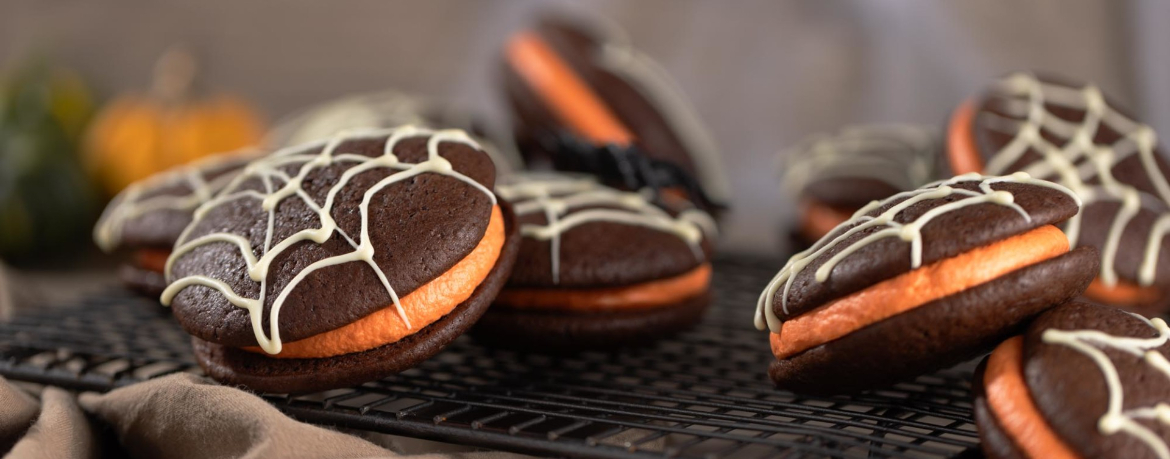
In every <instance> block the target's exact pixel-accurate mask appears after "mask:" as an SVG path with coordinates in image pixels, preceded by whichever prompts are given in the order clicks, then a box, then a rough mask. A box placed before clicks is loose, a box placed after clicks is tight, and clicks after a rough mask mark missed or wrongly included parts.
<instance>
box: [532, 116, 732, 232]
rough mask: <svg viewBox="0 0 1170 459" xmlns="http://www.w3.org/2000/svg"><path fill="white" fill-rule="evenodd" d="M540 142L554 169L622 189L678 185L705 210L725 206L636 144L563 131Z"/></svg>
mask: <svg viewBox="0 0 1170 459" xmlns="http://www.w3.org/2000/svg"><path fill="white" fill-rule="evenodd" d="M541 143H542V144H543V145H542V146H543V147H544V149H545V151H548V152H550V153H551V156H552V163H553V167H554V168H556V169H557V170H560V171H567V172H579V173H585V174H591V175H594V176H597V177H598V179H600V180H601V182H602V183H604V184H606V185H609V186H612V187H615V188H622V189H626V190H640V189H643V188H651V189H653V190H655V191H661V190H663V189H668V188H672V189H679V190H682V191H683V192H684V193H686V194H687V197H688V198H689V199H690V201H691V202H693V203H695V204H696V205H698V206H699V207H701V208H703V209H706V210H708V211H712V212H717V211H721V210H724V209H726V208H727V206H726V204H723V203H719V202H716V201H714V200H712V199H711V197H710V196H708V195H707V193H706V192H705V191H703V186H702V184H701V183H699V181H698V180H697V179H695V177H694V176H692V175H691V174H690V173H689V172H687V171H686V170H685V169H683V168H682V167H679V165H678V164H675V163H673V162H670V161H664V160H660V159H654V158H650V157H648V156H646V155H645V154H644V153H642V151H641V150H639V149H638V148H637V147H636V146H633V145H629V146H621V145H614V144H607V145H596V144H593V143H591V142H587V141H585V140H584V139H581V138H580V137H578V136H575V135H572V134H570V133H567V132H560V133H558V134H556V135H551V136H548V137H547V138H545V139H543V140H542V141H541Z"/></svg>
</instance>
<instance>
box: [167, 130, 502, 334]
mask: <svg viewBox="0 0 1170 459" xmlns="http://www.w3.org/2000/svg"><path fill="white" fill-rule="evenodd" d="M423 136H429V138H428V140H427V159H426V160H424V161H422V162H419V163H404V162H400V161H399V160H398V157H397V156H396V155H395V154H394V148H395V147H396V146H397V144H398V142H399V141H401V140H403V139H407V138H412V137H423ZM380 139H386V140H385V145H384V147H383V151H382V154H381V155H380V156H374V157H370V156H365V155H360V154H354V153H346V152H344V151H338V150H339V147H340V146H341V145H342V144H343V143H345V142H348V141H355V140H380ZM443 142H452V143H461V144H464V145H467V146H470V147H472V148H476V149H479V145H478V144H477V143H476V142H475V141H474V140H472V139H471V138H470V137H468V135H467V134H466V133H464V132H463V131H460V130H454V129H452V130H440V131H434V130H430V129H424V128H418V127H415V126H402V127H399V128H390V129H375V130H360V131H342V132H339V133H337V134H334V135H333V136H332V137H331V138H329V139H328V140H325V141H321V142H317V143H315V144H310V145H305V146H299V147H290V148H286V149H284V150H281V151H278V152H276V153H273V155H272V156H270V157H267V158H263V159H261V160H258V161H255V162H253V163H251V164H249V165H248V167H247V168H245V169H244V171H243V173H241V174H240V175H238V176H237V177H236V178H235V179H234V180H233V181H232V183H231V184H229V185H228V186H227V187H226V188H225V189H224V190H223V191H222V192H221V193H220V194H219V195H217V196H216V197H215V198H214V199H212V200H211V201H208V202H206V203H204V204H203V205H202V206H200V207H199V208H198V209H197V210H196V211H195V219H194V221H192V222H191V224H190V225H188V226H187V229H186V230H185V231H184V232H183V235H182V236H181V237H180V238H179V240H178V241H177V242H176V243H175V249H174V251H173V252H172V253H171V256H170V258H168V259H167V264H166V271H165V275H166V279H167V281H168V283H169V285H168V286H167V288H166V290H165V291H164V292H163V294H162V302H163V304H165V305H170V303H171V301H172V300H173V299H174V297H175V295H177V294H178V293H179V292H180V291H182V290H183V289H185V288H187V287H189V286H193V285H202V286H206V287H210V288H212V289H215V290H218V291H219V292H220V293H222V294H223V295H224V297H225V298H227V300H228V301H229V302H231V303H232V304H233V305H235V306H238V307H240V308H244V309H246V310H247V311H248V313H249V318H250V320H251V324H252V330H253V332H254V333H255V335H256V341H257V342H258V343H259V344H260V347H261V348H262V349H264V351H265V352H267V353H269V354H277V353H280V351H281V348H282V344H281V339H280V327H279V319H280V309H281V306H282V305H283V304H284V302H285V300H286V299H287V298H288V296H289V294H290V293H292V291H293V290H295V289H296V287H297V285H298V284H299V283H300V282H301V281H302V280H304V279H305V278H306V277H307V276H308V275H309V274H310V273H312V272H314V271H316V270H318V269H322V268H325V267H328V266H333V265H338V264H342V263H349V262H362V263H365V264H366V265H368V266H369V267H370V268H371V269H372V270H373V271H374V273H375V274H376V275H377V277H378V279H379V280H380V281H381V283H382V286H383V287H384V288H385V289H386V293H387V294H389V295H390V298H391V300H392V301H393V303H394V307H395V309H396V310H397V312H398V315H399V316H400V317H401V318H402V320H403V321H404V322H405V323H406V325H407V327H410V322H409V320H408V319H407V317H406V313H405V311H403V309H402V305H401V303H400V302H399V299H398V294H397V293H395V291H394V288H393V287H392V286H391V285H390V282H389V281H388V280H387V279H386V275H385V273H384V272H383V271H382V269H381V268H380V267H379V266H378V265H377V263H375V262H374V254H375V248H374V246H373V242H372V241H371V240H370V234H369V227H370V221H369V214H370V213H369V207H370V202H371V199H373V197H374V196H375V195H376V194H377V193H378V192H379V191H381V190H382V189H383V188H386V187H387V186H390V185H392V184H394V183H397V182H401V181H403V180H406V179H409V178H411V177H414V176H417V175H420V174H426V173H432V174H440V175H445V176H448V177H452V178H455V179H458V180H459V181H462V182H464V183H466V184H468V185H470V186H472V187H473V188H475V189H477V190H479V191H480V192H482V193H484V194H486V195H487V196H488V197H489V198H491V202H492V204H493V205H494V204H495V203H496V199H495V195H494V194H492V192H491V191H490V190H488V189H487V188H485V187H484V186H483V185H481V184H480V183H479V182H476V181H475V180H473V179H471V178H469V177H467V176H466V175H463V174H462V173H460V172H458V171H456V170H455V169H454V168H453V167H452V165H451V163H450V162H449V161H447V159H445V158H443V157H442V156H439V145H440V144H441V143H443ZM316 149H320V151H319V152H318V153H310V152H312V151H314V150H316ZM298 163H299V166H297V167H298V170H297V173H296V174H295V175H292V176H290V175H289V174H287V173H286V172H284V171H282V170H281V168H282V167H285V168H287V167H289V166H292V165H296V164H298ZM338 164H348V165H351V167H349V168H348V169H345V171H344V172H343V173H342V174H341V176H340V177H339V178H338V179H337V182H336V183H334V184H333V185H332V186H331V187H330V189H329V191H328V194H327V195H326V196H327V197H326V199H325V202H324V204H322V205H318V203H316V202H315V201H314V199H312V197H311V196H309V194H308V193H307V192H306V191H305V190H304V189H303V188H302V182H303V181H304V180H305V178H306V176H308V174H309V173H310V172H311V171H313V170H315V169H319V168H324V167H327V166H331V165H338ZM376 169H389V170H392V171H394V172H393V173H391V174H390V175H388V176H387V177H385V178H383V179H381V180H380V181H379V182H377V183H376V184H374V185H373V186H371V187H370V188H369V189H367V190H366V191H365V194H364V195H363V198H362V201H361V204H360V207H359V211H360V215H361V233H360V234H358V235H350V234H346V232H345V231H344V230H342V229H341V228H339V227H338V225H337V222H336V221H334V219H333V217H332V216H331V213H330V212H331V211H332V210H333V206H334V204H335V199H336V198H337V194H338V192H340V191H341V190H342V189H343V188H345V186H346V185H347V184H348V183H349V181H350V179H352V178H353V177H354V176H356V175H358V174H360V173H362V172H366V171H370V170H376ZM252 178H258V179H260V180H261V182H262V183H263V185H264V188H265V190H264V192H260V191H256V190H250V189H240V187H241V185H242V184H244V182H245V181H246V180H248V179H252ZM277 180H279V181H280V182H283V183H284V184H283V185H282V186H280V187H277V186H276V181H277ZM289 198H293V199H299V200H301V201H302V202H303V203H304V204H305V205H306V206H308V207H309V208H310V209H311V210H313V211H314V212H316V214H317V218H318V221H319V222H320V227H318V228H307V229H303V230H300V231H298V232H296V233H294V234H292V235H291V236H289V237H287V238H285V239H284V240H281V241H274V240H273V234H274V229H275V228H274V222H275V220H276V209H277V207H278V206H279V205H280V203H281V201H283V200H285V199H289ZM237 199H255V200H258V201H260V203H261V205H262V207H263V209H264V210H265V211H267V212H268V227H267V232H266V233H265V239H264V247H262V248H261V249H262V250H260V254H261V255H260V256H259V257H257V256H256V252H255V249H254V248H253V247H252V245H251V243H250V242H249V241H248V239H246V238H244V237H242V236H240V235H237V234H231V233H223V232H219V233H212V234H207V235H203V236H199V237H197V238H194V239H189V238H188V236H189V233H190V232H191V231H192V230H193V229H194V228H196V227H197V226H198V224H199V222H200V221H201V220H202V219H203V217H204V216H205V215H206V214H207V213H208V212H209V211H210V210H211V209H214V208H215V207H217V206H219V205H221V204H224V203H227V202H229V201H233V200H237ZM335 233H336V234H339V235H340V236H341V237H342V238H344V239H345V240H346V241H347V242H348V243H349V245H350V246H351V247H353V251H352V252H349V253H345V254H341V255H334V256H330V257H327V258H323V259H321V260H318V261H316V262H314V263H312V264H310V265H309V266H307V267H305V268H304V269H303V270H301V271H300V272H298V273H297V274H296V275H295V276H294V277H293V279H292V280H291V281H290V282H289V283H288V285H286V286H285V287H284V288H283V289H282V290H281V291H280V292H279V293H278V294H277V297H276V299H275V301H273V303H272V308H271V312H270V313H269V317H268V322H269V328H270V330H271V332H272V336H271V337H268V336H265V334H264V330H263V327H262V324H263V322H262V321H263V317H261V315H262V313H263V310H264V304H265V300H266V298H265V295H266V293H267V290H268V289H267V286H268V274H269V270H270V267H271V264H272V262H273V261H274V260H275V259H276V258H277V257H278V256H279V255H280V254H281V253H282V252H284V251H285V250H287V249H289V248H291V247H293V246H294V245H296V244H297V243H299V242H302V241H312V242H314V243H317V244H323V243H325V242H326V241H328V240H329V239H330V238H331V237H332V236H333V235H334V234H335ZM355 236H356V237H355ZM211 243H228V244H233V245H235V246H237V247H238V248H239V251H240V254H241V256H242V257H243V258H244V261H245V264H246V267H247V272H248V275H249V277H250V278H251V280H252V281H253V282H257V283H259V284H260V285H259V287H260V289H259V290H260V294H259V298H247V297H244V296H241V295H239V294H237V293H236V292H235V291H233V290H232V288H231V287H230V286H228V285H227V284H226V283H224V282H223V281H220V280H218V279H213V278H211V277H208V276H203V275H190V276H186V277H183V278H179V279H174V278H173V275H172V272H171V269H172V267H173V266H174V264H175V262H176V261H177V260H179V259H180V258H182V257H183V256H184V255H186V254H187V253H189V252H191V251H192V250H194V249H195V248H197V247H200V246H203V245H206V244H211Z"/></svg>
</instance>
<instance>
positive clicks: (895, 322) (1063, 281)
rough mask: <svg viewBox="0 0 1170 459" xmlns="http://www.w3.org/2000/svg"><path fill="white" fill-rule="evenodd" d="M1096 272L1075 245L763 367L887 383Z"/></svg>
mask: <svg viewBox="0 0 1170 459" xmlns="http://www.w3.org/2000/svg"><path fill="white" fill-rule="evenodd" d="M1096 273H1097V253H1096V251H1095V250H1093V249H1092V248H1089V247H1082V248H1078V249H1075V250H1073V251H1072V252H1069V253H1067V254H1065V255H1061V256H1059V257H1056V258H1052V259H1050V260H1046V261H1043V262H1040V263H1037V264H1034V265H1032V266H1028V267H1025V268H1023V269H1020V270H1017V271H1015V272H1012V273H1009V274H1008V275H1005V276H1003V277H1000V278H998V279H995V280H993V281H991V282H987V283H985V284H982V285H979V286H976V287H973V288H970V289H968V290H965V291H963V292H960V293H958V294H954V295H951V296H948V297H945V298H941V299H938V300H935V301H933V302H931V303H927V304H924V305H922V306H919V307H916V308H914V309H912V310H910V311H906V312H903V313H901V314H898V315H895V316H893V317H890V318H888V319H886V320H883V321H881V322H878V323H875V324H873V325H870V326H867V327H865V328H862V329H860V330H858V331H856V332H853V333H850V334H848V335H846V336H844V337H841V338H839V339H837V340H834V341H831V342H828V343H825V344H822V345H819V346H816V347H814V348H811V349H809V350H807V351H804V352H802V353H800V354H797V355H794V356H792V357H789V358H786V359H784V360H777V361H773V362H772V364H771V366H770V367H769V369H768V374H769V376H771V378H772V381H774V382H775V383H776V385H777V386H778V387H780V388H783V389H788V390H791V391H794V392H800V393H810V394H840V393H850V392H857V391H860V390H863V389H871V388H878V387H883V386H888V385H891V384H894V383H896V382H899V381H903V380H906V379H909V378H911V377H913V376H916V375H920V374H926V373H929V372H931V371H935V370H938V369H940V368H944V367H946V366H949V365H953V364H956V363H959V362H962V361H965V360H969V359H973V358H975V357H978V356H979V355H980V354H982V353H985V352H987V351H990V350H991V348H993V347H994V346H995V345H996V344H998V343H999V342H1001V341H1003V340H1004V339H1005V338H1007V337H1009V336H1011V335H1013V334H1016V333H1019V332H1020V330H1021V329H1022V327H1024V326H1025V325H1026V324H1027V321H1028V320H1029V319H1031V318H1033V317H1035V316H1036V315H1038V314H1040V313H1041V312H1044V311H1045V310H1047V309H1048V308H1050V307H1052V306H1054V305H1058V304H1061V303H1064V302H1066V301H1069V300H1071V299H1072V298H1073V297H1075V296H1076V295H1078V294H1079V293H1080V292H1081V291H1083V290H1084V288H1085V287H1086V286H1087V285H1089V282H1091V281H1092V279H1093V276H1095V275H1096Z"/></svg>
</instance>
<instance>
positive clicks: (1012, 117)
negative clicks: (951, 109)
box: [977, 73, 1170, 286]
mask: <svg viewBox="0 0 1170 459" xmlns="http://www.w3.org/2000/svg"><path fill="white" fill-rule="evenodd" d="M993 93H994V95H995V96H997V97H1003V98H1005V99H1004V100H1003V103H1001V104H999V105H1000V106H999V107H998V109H999V110H1000V111H1002V112H1004V114H999V113H994V112H988V111H983V112H981V113H980V114H979V118H977V122H978V123H981V125H982V126H983V127H985V128H987V129H989V130H991V131H993V132H998V133H1002V134H1006V135H1008V136H1010V137H1011V140H1010V141H1009V142H1008V143H1007V144H1006V145H1005V146H1004V147H1003V148H1001V149H1000V150H999V151H998V152H996V154H995V155H994V156H992V158H991V160H990V161H989V162H988V163H987V166H986V167H985V169H986V173H988V174H1002V173H1005V172H1010V171H1013V170H1021V171H1024V172H1027V173H1029V174H1031V175H1032V176H1034V177H1038V178H1043V179H1047V180H1052V181H1055V182H1058V183H1060V184H1062V185H1064V186H1067V187H1068V188H1069V189H1071V190H1073V192H1075V193H1076V194H1077V195H1078V196H1080V198H1081V199H1082V200H1083V201H1084V202H1085V205H1086V206H1088V205H1091V204H1094V203H1106V202H1115V203H1118V204H1119V205H1120V207H1119V209H1118V210H1117V212H1116V213H1115V214H1114V217H1113V221H1112V223H1111V225H1110V227H1109V231H1108V233H1107V235H1106V237H1105V240H1104V242H1103V243H1102V245H1101V273H1100V279H1101V281H1102V282H1103V283H1104V284H1105V285H1107V286H1113V285H1116V284H1117V270H1116V263H1115V262H1116V258H1117V252H1118V246H1119V245H1120V244H1121V242H1122V233H1123V232H1124V231H1125V228H1126V226H1127V225H1128V224H1129V223H1130V221H1131V220H1132V219H1133V218H1134V216H1136V215H1137V214H1138V212H1139V211H1140V210H1142V209H1143V208H1145V209H1150V210H1152V211H1154V212H1156V213H1158V214H1160V216H1159V217H1158V219H1157V220H1156V221H1155V223H1154V224H1153V225H1152V227H1151V230H1150V233H1149V235H1148V238H1147V241H1146V244H1145V251H1144V254H1143V256H1142V262H1141V265H1140V267H1139V271H1138V279H1137V281H1138V283H1139V284H1140V285H1143V286H1148V285H1151V284H1153V283H1154V276H1155V274H1156V269H1157V264H1158V255H1159V252H1160V251H1161V245H1162V239H1163V237H1165V236H1166V235H1167V234H1170V212H1167V211H1168V210H1170V184H1168V183H1167V180H1166V177H1165V176H1163V175H1162V172H1161V169H1159V168H1158V165H1157V161H1156V159H1155V155H1156V153H1155V151H1154V150H1155V146H1156V143H1157V137H1156V135H1155V134H1154V130H1153V129H1151V128H1150V127H1149V126H1146V125H1144V124H1141V123H1138V122H1137V121H1134V120H1132V119H1130V118H1128V117H1126V116H1125V115H1123V114H1121V113H1120V112H1118V111H1117V110H1115V109H1114V108H1113V107H1110V106H1109V104H1108V103H1107V102H1106V101H1105V97H1104V96H1103V95H1102V94H1101V91H1100V90H1099V89H1098V88H1097V87H1096V86H1094V85H1088V86H1084V87H1081V88H1075V87H1069V86H1065V85H1060V84H1054V83H1048V82H1045V81H1041V80H1039V79H1038V78H1036V77H1035V76H1033V75H1030V74H1024V73H1019V74H1014V75H1011V76H1009V77H1007V78H1005V79H1003V80H1001V81H1000V82H998V84H996V85H995V87H994V88H993ZM1051 107H1058V108H1059V109H1065V110H1073V111H1077V112H1084V118H1083V119H1081V120H1079V121H1070V120H1068V119H1065V118H1062V117H1060V116H1057V115H1056V114H1055V113H1053V111H1052V108H1051ZM1005 115H1007V116H1005ZM1105 131H1108V132H1105ZM1052 137H1056V138H1059V139H1060V140H1065V139H1066V140H1065V141H1064V143H1063V144H1062V145H1058V144H1056V143H1054V142H1053V139H1052ZM1029 151H1034V152H1037V153H1038V154H1039V155H1040V159H1039V160H1036V161H1030V162H1029V161H1023V160H1025V159H1026V158H1025V154H1026V153H1027V152H1029ZM1133 155H1137V156H1138V158H1140V162H1141V164H1142V167H1143V169H1144V172H1145V173H1146V176H1147V178H1148V179H1149V181H1150V183H1151V184H1152V186H1153V189H1152V190H1148V191H1143V190H1139V189H1137V188H1135V187H1134V186H1132V185H1130V184H1128V183H1124V182H1121V181H1119V180H1118V179H1117V178H1116V177H1114V176H1113V168H1114V166H1116V165H1118V164H1119V163H1120V162H1122V161H1124V160H1126V159H1128V158H1130V157H1132V156H1133ZM1022 161H1023V162H1022ZM1082 218H1083V214H1078V215H1077V216H1075V217H1073V218H1072V219H1070V220H1069V221H1068V223H1067V225H1066V227H1065V229H1064V230H1065V233H1066V234H1067V235H1068V239H1069V243H1070V244H1071V245H1072V246H1073V247H1076V246H1077V244H1078V242H1080V238H1081V233H1082Z"/></svg>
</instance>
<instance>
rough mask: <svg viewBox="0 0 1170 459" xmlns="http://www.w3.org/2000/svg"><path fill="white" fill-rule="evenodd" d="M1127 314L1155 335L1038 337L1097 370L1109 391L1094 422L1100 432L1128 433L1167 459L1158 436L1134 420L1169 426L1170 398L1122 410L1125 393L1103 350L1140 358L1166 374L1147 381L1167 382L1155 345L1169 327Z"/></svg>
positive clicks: (1167, 364) (1051, 333) (1169, 452)
mask: <svg viewBox="0 0 1170 459" xmlns="http://www.w3.org/2000/svg"><path fill="white" fill-rule="evenodd" d="M1127 314H1130V315H1132V316H1133V317H1135V318H1136V319H1138V320H1141V321H1142V322H1145V323H1146V324H1147V325H1149V326H1150V328H1152V329H1154V331H1155V332H1157V335H1158V336H1156V337H1153V338H1133V337H1127V336H1114V335H1110V334H1108V333H1104V332H1101V331H1098V330H1057V329H1048V330H1045V331H1044V333H1043V335H1041V339H1042V340H1043V341H1044V342H1045V343H1048V344H1053V345H1059V346H1066V347H1069V348H1071V349H1073V350H1074V351H1076V352H1078V353H1080V354H1082V355H1084V356H1085V357H1087V358H1089V359H1090V360H1092V361H1093V363H1094V364H1095V365H1096V366H1097V369H1098V370H1100V371H1101V376H1102V378H1104V379H1105V385H1106V387H1108V390H1109V402H1108V405H1107V408H1106V410H1105V413H1103V414H1102V415H1101V417H1100V419H1098V421H1097V429H1098V431H1099V432H1101V434H1103V435H1113V434H1116V433H1118V432H1123V433H1125V434H1128V435H1132V436H1134V437H1135V438H1137V439H1138V440H1141V442H1143V443H1145V444H1146V445H1147V446H1149V447H1150V449H1151V450H1152V451H1153V452H1154V454H1155V455H1157V457H1160V458H1163V459H1170V447H1167V445H1166V442H1165V441H1164V440H1163V439H1162V437H1161V436H1160V435H1158V433H1157V432H1154V431H1152V430H1150V429H1149V428H1148V427H1146V426H1143V425H1142V424H1140V423H1139V422H1138V420H1148V421H1156V422H1158V423H1161V424H1162V425H1168V426H1170V401H1166V402H1161V403H1158V404H1156V405H1154V406H1147V407H1140V408H1133V409H1128V410H1127V409H1124V402H1125V392H1124V390H1123V388H1122V387H1121V377H1120V375H1119V374H1118V372H1117V367H1116V366H1114V364H1113V361H1112V360H1111V359H1110V358H1109V356H1108V355H1106V354H1105V352H1104V350H1105V349H1112V350H1116V351H1121V352H1124V353H1126V354H1130V355H1132V356H1134V357H1137V358H1140V359H1141V360H1142V361H1143V362H1145V363H1146V364H1147V365H1149V366H1150V367H1151V368H1153V369H1155V370H1157V371H1158V372H1159V373H1161V374H1162V375H1163V376H1165V377H1166V379H1163V380H1161V381H1151V382H1149V383H1150V384H1170V361H1167V360H1166V356H1165V355H1163V354H1162V352H1160V351H1159V348H1161V347H1162V346H1164V345H1165V344H1166V342H1167V341H1168V340H1170V327H1167V326H1166V322H1165V321H1163V320H1162V319H1157V318H1155V319H1146V318H1144V317H1141V316H1139V315H1137V314H1132V313H1127Z"/></svg>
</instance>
